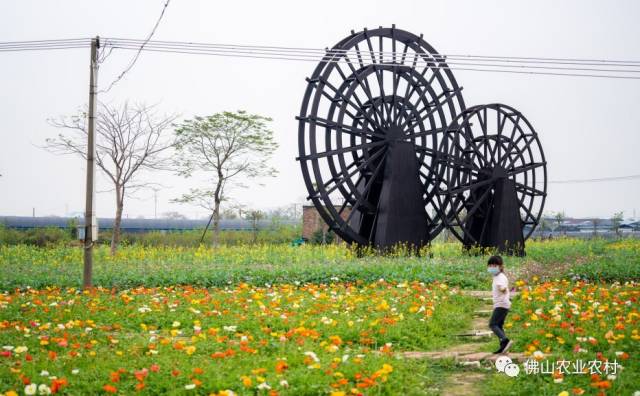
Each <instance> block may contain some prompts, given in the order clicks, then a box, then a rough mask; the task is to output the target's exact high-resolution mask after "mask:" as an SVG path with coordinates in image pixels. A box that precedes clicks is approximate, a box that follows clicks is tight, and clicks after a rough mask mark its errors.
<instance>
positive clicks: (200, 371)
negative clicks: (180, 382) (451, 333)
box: [193, 367, 204, 375]
mask: <svg viewBox="0 0 640 396" xmlns="http://www.w3.org/2000/svg"><path fill="white" fill-rule="evenodd" d="M193 373H194V374H196V375H197V374H202V373H204V370H203V369H201V368H200V367H196V368H194V369H193Z"/></svg>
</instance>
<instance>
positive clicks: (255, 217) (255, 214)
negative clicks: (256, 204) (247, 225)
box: [244, 210, 265, 243]
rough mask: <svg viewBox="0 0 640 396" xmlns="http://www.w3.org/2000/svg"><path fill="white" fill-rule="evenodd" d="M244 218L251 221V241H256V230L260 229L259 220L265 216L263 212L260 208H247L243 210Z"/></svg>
mask: <svg viewBox="0 0 640 396" xmlns="http://www.w3.org/2000/svg"><path fill="white" fill-rule="evenodd" d="M244 218H245V219H246V220H249V221H251V231H252V232H253V243H256V242H258V231H260V228H259V225H260V220H262V219H264V218H265V214H264V212H262V211H260V210H249V211H247V212H245V217H244Z"/></svg>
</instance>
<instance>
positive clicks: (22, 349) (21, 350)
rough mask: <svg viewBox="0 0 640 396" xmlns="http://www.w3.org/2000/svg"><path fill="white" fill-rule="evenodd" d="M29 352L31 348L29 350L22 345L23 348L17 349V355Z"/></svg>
mask: <svg viewBox="0 0 640 396" xmlns="http://www.w3.org/2000/svg"><path fill="white" fill-rule="evenodd" d="M28 350H29V348H27V347H26V346H24V345H22V346H19V347H17V348H16V349H15V353H23V352H26V351H28Z"/></svg>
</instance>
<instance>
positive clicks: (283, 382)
mask: <svg viewBox="0 0 640 396" xmlns="http://www.w3.org/2000/svg"><path fill="white" fill-rule="evenodd" d="M280 386H281V387H283V388H288V387H289V383H288V382H287V380H281V381H280Z"/></svg>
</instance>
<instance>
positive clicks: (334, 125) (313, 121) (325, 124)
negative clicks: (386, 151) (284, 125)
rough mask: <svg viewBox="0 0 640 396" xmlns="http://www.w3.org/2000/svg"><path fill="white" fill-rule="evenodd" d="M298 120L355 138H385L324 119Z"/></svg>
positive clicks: (369, 131)
mask: <svg viewBox="0 0 640 396" xmlns="http://www.w3.org/2000/svg"><path fill="white" fill-rule="evenodd" d="M297 119H298V120H300V121H304V122H308V123H310V124H315V125H316V126H319V127H321V128H327V129H332V130H336V131H340V132H343V133H346V134H349V135H353V136H356V137H367V138H368V139H371V137H378V138H381V139H384V138H385V136H384V135H382V134H380V133H377V132H374V131H372V130H370V129H359V128H356V127H354V126H349V125H345V124H339V123H337V122H333V121H329V120H326V119H324V118H320V117H311V116H309V117H297Z"/></svg>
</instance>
